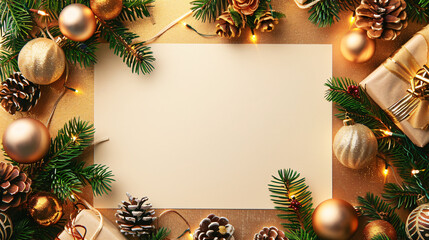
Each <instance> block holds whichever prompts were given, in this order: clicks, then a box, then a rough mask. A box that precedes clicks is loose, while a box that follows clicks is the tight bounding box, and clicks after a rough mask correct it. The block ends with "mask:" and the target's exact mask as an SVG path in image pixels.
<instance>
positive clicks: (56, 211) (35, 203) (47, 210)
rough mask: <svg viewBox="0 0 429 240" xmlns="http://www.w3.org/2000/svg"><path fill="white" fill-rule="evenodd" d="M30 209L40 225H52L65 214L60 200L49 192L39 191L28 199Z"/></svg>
mask: <svg viewBox="0 0 429 240" xmlns="http://www.w3.org/2000/svg"><path fill="white" fill-rule="evenodd" d="M28 211H29V213H30V215H31V217H32V218H33V219H34V221H36V222H37V223H38V224H39V225H42V226H50V225H52V224H55V223H57V222H58V221H59V220H60V219H61V216H62V215H63V208H62V206H61V203H60V201H59V200H58V199H57V198H56V197H55V196H53V195H51V194H49V193H37V194H36V195H34V196H33V197H32V198H31V199H30V200H29V201H28Z"/></svg>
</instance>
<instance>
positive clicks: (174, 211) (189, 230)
mask: <svg viewBox="0 0 429 240" xmlns="http://www.w3.org/2000/svg"><path fill="white" fill-rule="evenodd" d="M168 213H174V214H176V215H177V216H179V217H180V218H181V219H182V220H183V221H184V222H185V224H186V226H188V228H187V229H186V230H185V231H183V232H182V234H180V235H179V236H178V237H177V238H175V239H179V238H181V237H183V235H185V234H186V233H187V232H189V233H190V234H192V232H191V225H190V224H189V222H188V220H186V218H185V217H183V216H182V214H180V213H179V212H177V211H176V210H171V209H170V210H165V211H164V212H162V213H161V214H160V215H159V217H158V219H157V220H156V226H157V228H158V227H159V219H161V218H162V217H163V216H165V215H166V214H168ZM167 239H168V238H167Z"/></svg>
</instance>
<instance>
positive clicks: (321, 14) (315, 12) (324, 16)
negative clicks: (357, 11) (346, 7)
mask: <svg viewBox="0 0 429 240" xmlns="http://www.w3.org/2000/svg"><path fill="white" fill-rule="evenodd" d="M340 10H341V5H340V3H339V2H338V1H337V0H321V1H320V2H318V3H316V4H315V5H314V6H313V7H312V8H311V9H310V11H309V12H310V17H309V18H308V20H310V21H311V22H312V23H313V24H315V25H317V26H318V27H326V26H331V25H332V24H333V23H334V22H338V21H339V20H340V16H339V12H340Z"/></svg>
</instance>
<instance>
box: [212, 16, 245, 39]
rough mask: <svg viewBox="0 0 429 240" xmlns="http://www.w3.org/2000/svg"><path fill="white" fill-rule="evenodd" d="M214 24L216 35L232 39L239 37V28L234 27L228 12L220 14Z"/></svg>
mask: <svg viewBox="0 0 429 240" xmlns="http://www.w3.org/2000/svg"><path fill="white" fill-rule="evenodd" d="M216 23H217V24H216V34H217V35H219V36H221V37H227V38H234V37H239V36H240V35H241V28H240V27H237V26H236V24H235V22H234V20H233V19H232V16H231V13H230V12H229V11H226V12H224V13H222V15H220V16H219V17H218V18H217V19H216Z"/></svg>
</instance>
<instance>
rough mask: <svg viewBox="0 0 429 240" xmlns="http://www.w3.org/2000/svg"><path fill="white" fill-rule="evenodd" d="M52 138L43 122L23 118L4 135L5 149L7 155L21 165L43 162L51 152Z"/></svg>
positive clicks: (13, 123) (16, 121)
mask: <svg viewBox="0 0 429 240" xmlns="http://www.w3.org/2000/svg"><path fill="white" fill-rule="evenodd" d="M50 142H51V138H50V135H49V131H48V129H47V128H46V127H45V125H43V124H42V123H41V122H39V121H37V120H35V119H31V118H21V119H18V120H15V121H14V122H12V123H11V124H10V125H9V126H8V127H7V128H6V130H5V132H4V134H3V148H4V150H5V152H6V153H7V155H9V157H10V158H12V159H13V160H14V161H16V162H18V163H21V164H29V163H35V162H37V161H39V160H41V159H42V158H43V157H44V156H45V155H46V153H47V152H48V150H49V146H50Z"/></svg>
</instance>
